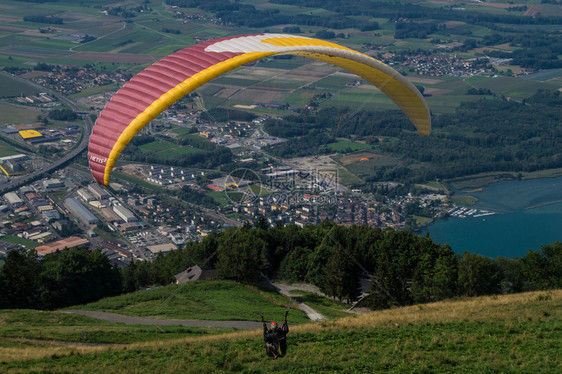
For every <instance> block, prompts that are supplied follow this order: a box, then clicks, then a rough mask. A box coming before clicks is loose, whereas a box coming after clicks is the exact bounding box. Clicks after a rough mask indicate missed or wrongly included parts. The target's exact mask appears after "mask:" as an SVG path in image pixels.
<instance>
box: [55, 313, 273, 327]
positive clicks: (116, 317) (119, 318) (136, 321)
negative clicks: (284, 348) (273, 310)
mask: <svg viewBox="0 0 562 374" xmlns="http://www.w3.org/2000/svg"><path fill="white" fill-rule="evenodd" d="M61 312H63V313H74V314H80V315H83V316H87V317H92V318H97V319H101V320H104V321H108V322H117V323H124V324H126V325H159V326H164V325H180V326H185V327H225V328H233V329H242V330H253V329H259V328H261V327H262V326H263V325H262V323H261V322H252V321H198V320H190V319H155V318H145V317H136V316H125V315H122V314H116V313H107V312H97V311H91V310H63V311H61Z"/></svg>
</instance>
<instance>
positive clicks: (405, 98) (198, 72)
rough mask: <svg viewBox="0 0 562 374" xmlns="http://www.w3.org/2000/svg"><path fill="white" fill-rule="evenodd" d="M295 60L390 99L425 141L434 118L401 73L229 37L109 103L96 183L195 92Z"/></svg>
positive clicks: (346, 57) (166, 62) (288, 44)
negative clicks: (334, 71) (242, 69)
mask: <svg viewBox="0 0 562 374" xmlns="http://www.w3.org/2000/svg"><path fill="white" fill-rule="evenodd" d="M276 54H292V55H298V56H304V57H308V58H312V59H315V60H320V61H324V62H328V63H331V64H334V65H337V66H340V67H342V68H344V69H346V70H348V71H350V72H352V73H355V74H357V75H358V76H360V77H362V78H363V79H365V80H366V81H368V82H370V83H371V84H373V85H375V86H376V87H378V88H379V89H380V90H381V91H382V92H384V93H385V94H386V95H387V96H389V97H390V98H391V99H392V100H393V101H394V102H395V103H396V104H397V105H398V107H399V108H400V109H401V110H402V111H403V112H404V113H405V114H406V116H407V117H408V118H409V119H410V121H412V123H413V124H414V126H415V127H416V129H417V131H418V133H419V134H421V135H429V133H430V131H431V117H430V113H429V108H428V106H427V104H426V102H425V100H424V99H423V96H422V95H421V94H420V92H419V91H418V90H417V89H416V88H415V86H414V85H413V84H411V83H410V82H409V81H407V80H406V79H405V78H404V77H403V76H402V75H401V74H400V73H398V72H397V71H396V70H394V69H392V68H391V67H389V66H387V65H385V64H384V63H382V62H380V61H378V60H376V59H374V58H372V57H370V56H367V55H365V54H362V53H360V52H357V51H354V50H352V49H349V48H346V47H343V46H340V45H338V44H334V43H330V42H327V41H324V40H319V39H313V38H307V37H302V36H293V35H286V34H255V35H242V36H228V37H224V38H220V39H215V40H210V41H207V42H204V43H200V44H197V45H194V46H191V47H188V48H185V49H182V50H180V51H177V52H175V53H173V54H171V55H169V56H167V57H164V58H163V59H162V60H160V61H158V62H156V63H154V64H153V65H151V66H149V67H148V68H146V69H145V70H143V71H141V72H140V73H139V74H138V75H136V76H135V77H133V78H132V79H131V80H130V81H129V82H127V83H126V84H125V85H124V86H123V87H122V88H121V89H120V90H119V91H118V92H117V93H116V94H115V95H113V97H112V98H111V100H110V101H109V102H108V103H107V105H106V106H105V108H104V109H103V111H102V112H101V114H100V116H99V117H98V119H97V121H96V124H95V125H94V128H93V130H92V134H91V136H90V144H89V147H88V160H89V163H90V170H91V172H92V175H93V177H94V178H95V180H96V181H97V182H98V183H100V184H104V185H107V184H108V183H109V175H110V173H111V170H112V169H113V165H114V164H115V161H116V160H117V158H118V157H119V155H120V154H121V151H123V149H124V148H125V146H126V145H127V144H128V143H129V142H130V141H131V139H132V138H133V137H134V136H135V134H137V133H138V132H139V131H140V130H141V129H142V128H143V127H144V126H145V125H146V124H147V123H148V122H150V121H151V120H152V119H153V118H154V117H156V116H157V115H158V114H159V113H161V112H162V111H163V110H165V109H166V108H168V107H169V106H170V105H172V104H173V103H174V102H176V101H178V100H179V99H181V98H182V97H184V96H185V95H187V94H188V93H190V92H191V91H193V90H194V89H196V88H197V87H199V86H201V85H203V84H205V83H206V82H208V81H210V80H211V79H213V78H216V77H218V76H220V75H221V74H224V73H226V72H228V71H230V70H232V69H235V68H237V67H239V66H241V65H244V64H246V63H248V62H251V61H255V60H258V59H260V58H264V57H268V56H272V55H276Z"/></svg>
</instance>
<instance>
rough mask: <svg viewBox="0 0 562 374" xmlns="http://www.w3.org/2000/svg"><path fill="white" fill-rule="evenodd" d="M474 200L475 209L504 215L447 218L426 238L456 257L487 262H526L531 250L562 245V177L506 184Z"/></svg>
mask: <svg viewBox="0 0 562 374" xmlns="http://www.w3.org/2000/svg"><path fill="white" fill-rule="evenodd" d="M455 194H458V195H463V194H467V195H471V196H474V197H476V198H477V199H478V203H477V204H476V205H475V206H473V207H471V208H477V209H484V210H490V211H494V212H498V213H499V214H495V215H491V216H485V217H478V218H458V217H447V218H442V219H438V220H436V221H435V222H433V223H431V224H430V225H429V226H428V227H426V229H424V230H423V232H422V234H423V235H425V234H426V232H429V236H430V237H431V238H432V239H433V240H434V241H435V242H437V243H441V244H444V243H447V244H449V245H450V246H451V248H452V249H453V251H455V252H456V253H463V252H464V251H468V252H471V253H478V254H481V255H483V256H487V257H497V256H505V257H521V256H524V255H525V254H526V253H527V251H528V250H529V249H533V250H538V249H540V247H541V245H543V244H550V243H552V242H554V241H562V177H557V178H543V179H530V180H522V181H503V182H498V183H494V184H491V185H489V186H487V187H484V189H483V190H482V191H481V192H469V191H466V190H459V191H455Z"/></svg>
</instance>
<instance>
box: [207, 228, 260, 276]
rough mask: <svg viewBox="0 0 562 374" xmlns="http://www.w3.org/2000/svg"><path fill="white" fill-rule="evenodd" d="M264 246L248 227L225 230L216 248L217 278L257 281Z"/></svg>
mask: <svg viewBox="0 0 562 374" xmlns="http://www.w3.org/2000/svg"><path fill="white" fill-rule="evenodd" d="M265 245H266V243H265V242H264V241H263V240H262V239H259V238H257V237H255V236H253V235H252V231H251V229H250V228H248V227H243V228H242V229H240V230H238V229H236V228H232V229H229V230H227V231H226V232H225V234H224V237H223V238H222V240H221V242H220V244H219V247H218V250H219V253H218V260H217V264H216V266H217V271H218V274H219V276H220V277H222V278H230V279H236V280H238V281H245V282H250V281H255V280H257V279H258V278H259V274H260V271H261V270H262V269H261V264H262V263H263V261H262V258H261V255H262V254H263V253H264V252H265Z"/></svg>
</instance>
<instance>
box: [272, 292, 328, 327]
mask: <svg viewBox="0 0 562 374" xmlns="http://www.w3.org/2000/svg"><path fill="white" fill-rule="evenodd" d="M272 285H273V286H274V287H275V288H277V290H279V293H281V294H282V295H285V296H287V297H288V298H289V299H291V300H293V301H294V302H295V303H296V304H297V305H298V306H299V308H301V309H302V311H303V312H305V313H306V315H307V316H308V318H310V320H311V321H322V320H325V319H326V318H325V317H324V316H323V315H322V314H320V313H318V312H317V311H315V310H314V309H312V308H311V307H309V306H308V305H306V304H304V303H301V302H300V301H298V300H297V299H295V298H293V297H292V296H291V294H290V292H291V291H292V290H301V291H308V292H312V293H320V291H319V290H318V288H317V287H315V286H312V285H308V284H301V285H290V284H285V283H272Z"/></svg>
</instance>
